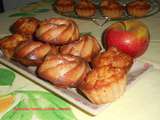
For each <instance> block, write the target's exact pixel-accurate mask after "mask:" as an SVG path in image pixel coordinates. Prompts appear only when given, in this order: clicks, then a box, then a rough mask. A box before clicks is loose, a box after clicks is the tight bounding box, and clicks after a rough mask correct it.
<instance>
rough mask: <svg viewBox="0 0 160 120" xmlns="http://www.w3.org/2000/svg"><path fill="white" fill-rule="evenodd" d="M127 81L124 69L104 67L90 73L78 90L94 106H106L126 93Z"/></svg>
mask: <svg viewBox="0 0 160 120" xmlns="http://www.w3.org/2000/svg"><path fill="white" fill-rule="evenodd" d="M126 83H127V79H126V74H125V72H124V70H123V69H119V68H113V67H109V66H102V67H98V68H95V69H93V70H92V71H90V72H89V73H88V75H87V77H86V79H85V80H83V81H81V83H80V84H79V86H78V89H79V90H80V91H81V92H82V93H83V94H84V95H85V96H86V97H87V98H88V99H89V100H90V101H91V102H92V103H94V104H106V103H109V102H113V101H114V100H116V99H117V98H119V97H120V96H121V95H122V94H123V93H124V91H125V87H126Z"/></svg>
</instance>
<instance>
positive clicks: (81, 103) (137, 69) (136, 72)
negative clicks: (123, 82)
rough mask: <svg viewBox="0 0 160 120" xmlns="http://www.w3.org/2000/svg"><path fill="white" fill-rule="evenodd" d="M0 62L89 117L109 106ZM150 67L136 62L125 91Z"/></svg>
mask: <svg viewBox="0 0 160 120" xmlns="http://www.w3.org/2000/svg"><path fill="white" fill-rule="evenodd" d="M0 62H1V63H3V64H5V65H6V66H8V67H10V68H12V69H14V70H16V71H17V72H19V73H21V74H23V75H24V76H26V77H28V78H29V79H31V80H32V81H34V82H35V83H37V84H39V85H41V86H43V87H44V88H46V89H48V90H50V91H52V92H54V93H56V94H57V95H59V96H61V97H62V98H64V99H66V100H67V101H69V102H70V103H72V104H74V105H75V106H77V107H78V108H80V109H81V110H83V111H85V112H87V113H89V114H91V115H97V114H98V113H100V112H101V111H102V110H104V109H106V108H107V107H108V106H109V104H105V105H95V104H92V103H91V102H90V101H89V100H88V99H86V98H85V97H83V96H82V95H80V94H79V93H77V91H76V89H75V88H68V89H62V88H57V87H55V86H53V85H52V84H51V83H49V82H47V81H45V80H42V79H40V78H38V77H37V76H36V74H35V72H34V71H35V70H34V69H33V68H31V67H29V68H27V67H24V66H23V65H21V64H19V63H17V62H15V61H12V60H7V59H6V58H4V57H3V55H0ZM150 67H151V65H150V64H146V63H143V62H140V61H136V62H135V63H134V65H133V66H132V68H131V70H130V72H129V74H128V85H127V89H128V88H129V87H130V86H132V85H133V83H135V82H136V81H137V80H138V79H137V77H138V76H140V75H141V74H143V73H144V72H145V71H147V70H148V69H149V68H150ZM127 89H126V90H127Z"/></svg>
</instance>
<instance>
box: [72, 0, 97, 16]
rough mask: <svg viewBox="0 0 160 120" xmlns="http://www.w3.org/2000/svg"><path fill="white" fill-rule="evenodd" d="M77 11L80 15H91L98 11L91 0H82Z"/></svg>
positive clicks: (77, 6) (76, 8)
mask: <svg viewBox="0 0 160 120" xmlns="http://www.w3.org/2000/svg"><path fill="white" fill-rule="evenodd" d="M75 11H76V13H77V15H78V16H80V17H91V16H94V15H95V13H96V6H95V5H94V4H93V3H92V2H91V1H90V0H80V1H79V3H78V4H77V5H76V7H75Z"/></svg>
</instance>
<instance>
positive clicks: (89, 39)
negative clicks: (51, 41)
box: [60, 34, 101, 62]
mask: <svg viewBox="0 0 160 120" xmlns="http://www.w3.org/2000/svg"><path fill="white" fill-rule="evenodd" d="M100 50H101V47H100V45H99V43H98V42H97V40H96V38H95V37H94V36H91V35H87V34H86V35H83V36H81V37H80V39H79V40H78V41H75V42H73V43H70V44H67V45H64V46H62V47H61V48H60V52H61V53H62V54H71V55H75V56H80V57H82V58H84V59H85V60H86V61H88V62H90V61H91V60H92V59H93V57H95V56H96V55H97V54H98V53H99V52H100Z"/></svg>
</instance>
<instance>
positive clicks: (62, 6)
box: [54, 0, 74, 13]
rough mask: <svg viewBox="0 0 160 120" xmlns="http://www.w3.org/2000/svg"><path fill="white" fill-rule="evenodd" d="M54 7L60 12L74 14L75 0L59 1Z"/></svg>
mask: <svg viewBox="0 0 160 120" xmlns="http://www.w3.org/2000/svg"><path fill="white" fill-rule="evenodd" d="M54 7H55V8H56V10H57V11H58V12H62V13H66V12H72V11H74V2H73V0H57V1H56V2H55V4H54Z"/></svg>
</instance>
